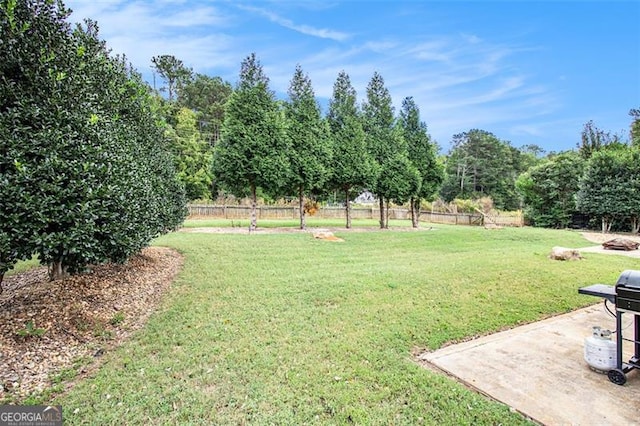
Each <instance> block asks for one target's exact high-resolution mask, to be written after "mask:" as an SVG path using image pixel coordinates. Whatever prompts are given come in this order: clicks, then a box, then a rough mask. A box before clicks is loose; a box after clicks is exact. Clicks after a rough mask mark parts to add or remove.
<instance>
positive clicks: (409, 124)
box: [399, 97, 444, 228]
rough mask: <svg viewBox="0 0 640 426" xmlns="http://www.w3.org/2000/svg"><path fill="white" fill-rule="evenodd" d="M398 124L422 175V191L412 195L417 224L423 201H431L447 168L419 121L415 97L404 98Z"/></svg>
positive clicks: (414, 163) (414, 225) (412, 212)
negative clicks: (439, 159)
mask: <svg viewBox="0 0 640 426" xmlns="http://www.w3.org/2000/svg"><path fill="white" fill-rule="evenodd" d="M399 125H400V128H401V130H402V135H403V137H404V140H405V141H406V143H407V151H408V157H409V160H410V161H411V163H412V164H413V166H414V167H415V168H416V169H417V170H418V173H419V176H420V185H419V190H418V191H416V192H415V194H412V196H411V200H410V201H411V223H412V226H413V227H414V228H417V227H418V218H419V215H420V205H421V204H422V200H423V199H424V200H432V199H433V197H434V196H435V195H436V194H437V193H438V191H439V189H440V185H442V181H443V179H444V168H443V166H442V164H441V163H440V162H439V161H438V159H437V156H436V146H435V144H434V143H432V142H431V137H430V136H429V133H428V132H427V126H426V124H425V123H424V122H421V121H420V110H419V109H418V106H417V105H416V103H415V101H414V100H413V98H412V97H407V98H405V99H404V100H403V101H402V110H401V111H400V118H399Z"/></svg>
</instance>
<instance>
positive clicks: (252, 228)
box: [249, 183, 258, 232]
mask: <svg viewBox="0 0 640 426" xmlns="http://www.w3.org/2000/svg"><path fill="white" fill-rule="evenodd" d="M257 204H258V197H257V196H256V185H255V184H253V183H252V184H251V223H250V224H249V232H251V231H255V230H256V228H257V227H258V217H257V214H256V210H257Z"/></svg>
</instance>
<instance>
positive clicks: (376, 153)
mask: <svg viewBox="0 0 640 426" xmlns="http://www.w3.org/2000/svg"><path fill="white" fill-rule="evenodd" d="M362 111H363V128H364V131H365V134H366V137H367V147H368V150H369V154H370V156H371V158H372V159H373V161H375V163H376V166H377V167H376V170H377V172H378V173H377V175H376V176H375V181H376V183H377V184H376V185H375V186H374V187H373V188H372V189H373V190H374V192H375V194H376V196H377V197H378V202H379V205H380V228H386V227H387V222H386V220H385V218H386V217H385V210H384V202H385V198H387V199H388V198H389V197H388V196H389V194H385V193H384V191H383V188H385V189H388V188H389V186H388V183H389V182H393V181H394V180H395V178H394V177H391V176H388V177H386V179H385V184H384V185H382V186H381V185H379V183H380V182H381V181H382V176H383V175H384V174H385V173H390V171H391V170H397V165H398V164H400V163H397V160H398V159H399V155H400V154H401V153H402V152H404V151H406V146H405V144H404V141H403V139H402V137H401V134H400V133H398V132H396V131H395V129H394V124H395V119H394V116H393V106H392V104H391V95H390V94H389V91H388V90H387V88H386V87H385V86H384V79H383V78H382V76H381V75H380V74H378V73H377V72H376V73H374V74H373V77H372V78H371V81H370V82H369V84H368V85H367V100H366V102H364V103H363V106H362ZM391 162H395V164H394V167H391Z"/></svg>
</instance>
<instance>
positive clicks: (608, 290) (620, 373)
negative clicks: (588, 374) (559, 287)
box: [578, 269, 640, 385]
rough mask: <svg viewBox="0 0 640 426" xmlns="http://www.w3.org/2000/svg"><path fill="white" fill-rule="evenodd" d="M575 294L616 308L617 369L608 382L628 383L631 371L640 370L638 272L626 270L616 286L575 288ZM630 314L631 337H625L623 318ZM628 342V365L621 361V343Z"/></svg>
mask: <svg viewBox="0 0 640 426" xmlns="http://www.w3.org/2000/svg"><path fill="white" fill-rule="evenodd" d="M578 293H581V294H588V295H591V296H598V297H603V298H604V299H605V304H606V303H607V301H610V302H612V303H615V305H616V346H617V351H616V355H617V362H616V364H617V365H616V368H615V369H613V370H610V371H609V372H608V376H609V380H611V381H612V382H613V383H615V384H617V385H624V384H625V383H626V382H627V377H626V374H627V373H628V372H630V371H631V370H633V369H634V368H637V369H640V321H639V320H638V318H639V317H640V271H635V270H631V269H629V270H626V271H623V272H622V273H621V274H620V276H619V277H618V281H616V285H615V286H609V285H605V284H593V285H590V286H588V287H582V288H580V289H578ZM625 313H627V314H632V315H633V325H634V327H633V328H634V338H633V339H628V338H624V336H623V333H622V331H623V330H622V315H623V314H625ZM625 341H627V342H631V343H632V344H633V346H634V352H633V353H634V355H633V357H631V359H630V360H629V361H628V362H623V361H622V349H623V343H624V342H625Z"/></svg>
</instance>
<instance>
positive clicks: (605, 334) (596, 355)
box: [584, 325, 617, 373]
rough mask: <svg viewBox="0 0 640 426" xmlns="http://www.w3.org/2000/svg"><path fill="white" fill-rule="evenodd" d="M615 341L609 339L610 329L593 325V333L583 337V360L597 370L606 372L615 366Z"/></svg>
mask: <svg viewBox="0 0 640 426" xmlns="http://www.w3.org/2000/svg"><path fill="white" fill-rule="evenodd" d="M616 352H617V348H616V342H613V341H612V340H611V331H610V330H603V329H601V328H600V327H599V326H597V325H596V326H594V327H593V334H592V335H591V336H590V337H587V338H586V339H584V360H585V361H586V362H587V364H589V367H591V368H592V369H594V370H596V371H598V372H605V373H606V372H608V371H609V370H613V369H614V368H616V367H617V360H616Z"/></svg>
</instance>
